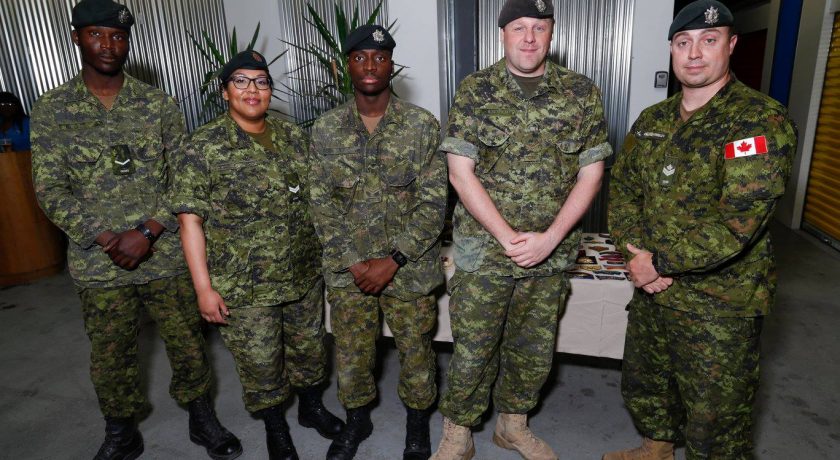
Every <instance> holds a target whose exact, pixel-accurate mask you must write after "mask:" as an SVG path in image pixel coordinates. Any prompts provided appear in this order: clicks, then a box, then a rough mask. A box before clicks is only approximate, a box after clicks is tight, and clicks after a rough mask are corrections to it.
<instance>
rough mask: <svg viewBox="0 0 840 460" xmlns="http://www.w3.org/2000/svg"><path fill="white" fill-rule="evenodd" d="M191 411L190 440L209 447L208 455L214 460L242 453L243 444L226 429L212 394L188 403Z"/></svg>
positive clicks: (225, 459)
mask: <svg viewBox="0 0 840 460" xmlns="http://www.w3.org/2000/svg"><path fill="white" fill-rule="evenodd" d="M187 410H188V411H189V412H190V441H192V442H194V443H196V444H198V445H199V446H201V447H204V448H205V449H207V455H209V456H210V458H212V459H213V460H232V459H234V458H236V457H239V456H240V455H242V444H241V443H240V442H239V439H237V438H236V436H234V435H233V433H231V432H230V431H228V430H227V429H225V427H223V426H222V424H221V423H219V419H218V418H216V411H215V410H213V402H212V401H211V399H210V396H208V395H207V394H203V395H201V396H199V397H197V398H195V399H193V400H192V401H190V402H189V403H188V404H187Z"/></svg>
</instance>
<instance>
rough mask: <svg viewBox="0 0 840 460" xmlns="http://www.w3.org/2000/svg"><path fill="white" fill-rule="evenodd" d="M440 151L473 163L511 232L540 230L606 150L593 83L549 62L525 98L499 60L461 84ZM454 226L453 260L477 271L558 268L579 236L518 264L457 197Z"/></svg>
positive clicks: (538, 272)
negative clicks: (526, 264)
mask: <svg viewBox="0 0 840 460" xmlns="http://www.w3.org/2000/svg"><path fill="white" fill-rule="evenodd" d="M440 149H441V150H442V151H444V152H448V153H452V154H455V155H462V156H465V157H468V158H470V159H472V160H474V161H475V162H476V166H475V173H476V176H477V177H478V179H479V180H480V181H481V184H482V185H483V186H484V188H485V189H486V190H487V193H489V194H490V198H491V199H492V200H493V203H495V205H496V207H497V208H498V210H499V212H500V213H501V215H502V217H504V218H505V220H507V222H508V223H509V224H510V226H511V227H513V229H514V230H518V231H540V232H541V231H544V230H545V229H546V228H548V227H549V226H550V225H551V223H552V222H553V221H554V219H555V217H557V213H558V212H560V208H561V207H562V206H563V202H564V201H565V200H566V197H567V196H568V195H569V192H570V191H571V190H572V187H574V185H575V180H576V178H577V174H578V171H580V168H581V167H583V166H586V165H589V164H592V163H595V162H598V161H602V160H603V159H604V158H606V157H608V156H610V155H611V154H612V148H611V147H610V145H609V144H608V143H607V130H606V122H605V121H604V110H603V106H602V104H601V95H600V91H599V90H598V88H597V87H596V86H595V85H594V84H593V83H592V81H590V80H589V79H587V78H586V77H584V76H582V75H579V74H576V73H574V72H572V71H570V70H568V69H565V68H563V67H560V66H558V65H556V64H553V63H552V62H550V61H548V62H547V63H546V70H545V74H544V76H543V79H542V81H541V82H540V84H539V86H538V87H537V90H536V91H535V93H534V94H533V95H532V96H531V97H529V98H525V97H524V94H523V92H522V90H521V89H520V88H519V85H518V84H517V83H516V81H515V80H514V78H513V77H512V76H511V74H510V72H509V71H508V70H507V67H506V65H505V60H504V59H502V60H501V61H499V62H498V63H496V64H494V65H492V66H490V67H488V68H486V69H484V70H481V71H478V72H476V73H474V74H472V75H470V76H469V77H467V78H466V79H464V81H463V82H462V83H461V85H460V87H459V88H458V92H457V94H456V96H455V103H454V105H453V106H452V109H451V110H450V112H449V126H448V128H447V137H446V138H445V139H444V140H443V143H442V144H441V146H440ZM453 224H454V231H453V240H454V244H455V264H456V265H457V266H458V268H460V269H461V270H464V271H467V272H477V273H481V274H495V275H501V276H543V275H550V274H555V273H560V272H562V271H563V269H564V268H566V267H567V265H568V264H569V263H570V262H571V259H570V254H571V252H572V250H574V249H576V248H577V244H578V242H579V241H580V230H579V229H577V230H575V231H573V232H571V233H570V234H569V235H567V236H566V239H565V240H564V241H563V242H562V243H561V244H560V245H559V246H558V247H557V249H555V250H554V252H553V253H552V255H551V256H549V258H548V259H546V261H545V262H543V263H541V264H539V265H537V266H535V267H532V268H522V267H519V266H518V265H516V264H515V263H514V262H513V261H511V260H510V259H509V258H508V257H506V256H505V255H504V249H503V248H502V246H501V245H500V244H498V243H497V242H496V241H495V239H494V238H493V237H492V235H490V233H488V232H487V231H486V230H485V229H484V228H483V227H482V225H481V224H479V223H478V221H477V220H475V219H474V218H473V217H472V216H471V215H470V213H469V212H468V211H467V210H466V208H465V207H464V206H463V204H461V203H459V204H458V205H457V207H456V208H455V215H454V217H453Z"/></svg>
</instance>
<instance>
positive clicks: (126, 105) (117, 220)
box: [32, 73, 186, 287]
mask: <svg viewBox="0 0 840 460" xmlns="http://www.w3.org/2000/svg"><path fill="white" fill-rule="evenodd" d="M183 134H184V117H183V115H182V114H181V112H180V110H179V109H178V105H177V104H176V103H175V101H174V100H173V99H172V98H171V97H169V96H167V95H166V94H165V93H164V92H162V91H160V90H158V89H156V88H153V87H151V86H149V85H147V84H145V83H143V82H141V81H139V80H137V79H135V78H133V77H131V76H129V75H126V76H125V83H124V84H123V88H122V89H121V90H120V93H119V96H118V97H117V99H116V101H115V102H114V105H113V107H112V108H111V110H110V111H109V110H106V109H105V107H104V106H103V105H102V104H101V103H100V102H99V100H98V99H97V98H96V96H94V95H93V94H92V93H91V92H90V91H89V90H88V89H87V87H86V86H85V84H84V81H83V80H82V76H81V73H80V74H79V75H77V76H76V77H74V78H73V79H71V80H70V81H68V82H67V83H65V84H63V85H61V86H59V87H57V88H55V89H53V90H51V91H48V92H47V93H45V94H44V95H43V96H41V98H40V99H39V100H38V102H36V103H35V106H34V107H33V108H32V177H33V181H34V183H35V194H36V196H37V197H38V201H39V202H40V203H41V207H42V208H43V209H44V212H45V213H46V215H47V216H48V217H49V218H50V220H52V221H53V222H54V223H55V224H56V225H57V226H58V227H60V228H61V229H62V230H64V232H65V233H67V236H68V238H69V239H70V244H69V246H68V248H67V253H68V264H69V267H70V274H71V275H72V276H73V278H74V279H75V280H76V281H77V282H78V283H79V284H81V285H85V286H91V287H110V286H122V285H127V284H142V283H146V282H148V281H151V280H154V279H159V278H166V277H170V276H174V275H177V274H179V273H183V272H184V270H186V265H185V264H184V258H183V256H182V255H181V244H180V241H179V240H178V235H177V234H176V233H175V232H176V231H177V229H178V221H177V219H175V218H174V217H173V216H172V214H171V213H169V212H168V211H167V206H166V204H165V202H164V195H165V192H166V190H167V187H168V185H169V161H170V153H171V152H172V151H173V149H174V148H175V147H176V146H177V145H178V143H179V142H180V140H181V138H182V136H183ZM117 162H119V163H117ZM150 218H151V219H155V220H157V221H158V222H160V223H161V224H163V225H164V226H165V227H166V231H165V232H164V233H163V234H162V235H161V236H160V238H159V239H158V240H157V241H156V242H155V244H154V248H155V252H154V253H153V255H152V257H151V258H150V259H149V260H147V261H145V262H143V263H141V264H140V266H139V267H138V268H137V269H136V270H133V271H128V270H123V269H122V268H120V267H118V266H117V265H115V264H114V263H113V262H111V259H110V258H109V257H108V255H107V254H105V253H104V252H102V249H101V248H100V247H99V245H97V244H95V242H94V241H95V240H96V237H97V236H98V235H99V234H100V233H102V232H103V231H106V230H113V231H115V232H122V231H125V230H129V229H132V228H134V227H136V226H137V224H140V223H142V222H145V221H146V220H148V219H150Z"/></svg>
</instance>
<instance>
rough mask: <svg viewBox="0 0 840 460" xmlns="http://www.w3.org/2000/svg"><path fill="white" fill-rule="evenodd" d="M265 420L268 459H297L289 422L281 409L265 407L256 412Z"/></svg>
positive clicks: (278, 407)
mask: <svg viewBox="0 0 840 460" xmlns="http://www.w3.org/2000/svg"><path fill="white" fill-rule="evenodd" d="M258 415H259V416H260V417H262V419H263V422H265V444H266V446H267V447H268V459H269V460H299V458H298V454H297V451H296V450H295V445H294V444H293V443H292V435H291V434H289V424H288V423H286V417H285V416H284V415H283V409H282V408H281V407H280V406H279V405H277V406H271V407H267V408H265V409H263V410H261V411H259V412H258Z"/></svg>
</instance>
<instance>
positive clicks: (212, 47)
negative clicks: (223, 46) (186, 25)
mask: <svg viewBox="0 0 840 460" xmlns="http://www.w3.org/2000/svg"><path fill="white" fill-rule="evenodd" d="M201 33H202V34H204V41H205V42H206V43H207V48H208V49H209V50H210V52H211V53H212V54H213V57H214V58H216V64H218V65H225V62H226V61H225V57H224V56H222V53H221V52H220V51H219V48H217V47H216V44H215V43H213V40H212V39H211V38H210V35H208V34H207V31H206V30H202V31H201Z"/></svg>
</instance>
